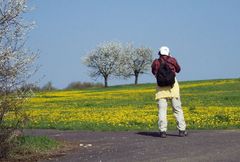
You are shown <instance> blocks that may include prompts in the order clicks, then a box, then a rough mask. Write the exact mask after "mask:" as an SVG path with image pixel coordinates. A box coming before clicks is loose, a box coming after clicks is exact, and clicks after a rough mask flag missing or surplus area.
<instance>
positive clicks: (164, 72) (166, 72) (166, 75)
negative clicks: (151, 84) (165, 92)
mask: <svg viewBox="0 0 240 162" xmlns="http://www.w3.org/2000/svg"><path fill="white" fill-rule="evenodd" d="M159 62H160V67H159V69H158V72H157V75H156V78H157V84H158V86H159V87H164V86H171V87H173V85H174V83H175V73H174V72H173V71H172V70H171V69H170V67H169V66H168V64H167V63H166V62H165V61H164V60H162V59H159Z"/></svg>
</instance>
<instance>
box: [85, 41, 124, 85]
mask: <svg viewBox="0 0 240 162" xmlns="http://www.w3.org/2000/svg"><path fill="white" fill-rule="evenodd" d="M121 50H122V45H121V43H118V42H106V43H103V44H100V45H99V46H98V47H97V48H96V49H94V50H93V51H92V52H90V53H89V54H88V55H87V57H86V59H85V60H84V63H85V64H86V65H87V67H89V68H91V72H90V76H91V77H93V78H97V77H99V76H100V77H103V79H104V85H105V87H107V86H108V80H109V78H110V77H112V76H116V72H117V69H118V67H119V65H118V63H119V58H120V55H121Z"/></svg>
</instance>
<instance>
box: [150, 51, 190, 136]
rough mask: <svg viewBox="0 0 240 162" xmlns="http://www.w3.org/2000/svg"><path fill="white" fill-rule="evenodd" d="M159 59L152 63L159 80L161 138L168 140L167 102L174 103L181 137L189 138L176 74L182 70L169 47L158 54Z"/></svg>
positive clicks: (174, 111) (157, 97)
mask: <svg viewBox="0 0 240 162" xmlns="http://www.w3.org/2000/svg"><path fill="white" fill-rule="evenodd" d="M158 55H159V59H155V60H154V61H153V63H152V73H153V75H154V76H155V77H156V79H157V83H158V86H157V93H156V96H155V99H156V100H157V103H158V126H159V130H160V137H162V138H166V136H167V134H166V131H167V106H168V104H167V101H168V100H170V101H171V103H172V109H173V113H174V116H175V118H176V121H177V128H178V130H179V136H180V137H184V136H187V132H186V123H185V120H184V115H183V110H182V106H181V101H180V92H179V85H178V81H177V79H176V77H175V76H176V73H179V72H180V70H181V68H180V66H179V64H178V63H177V60H176V59H175V58H174V57H172V56H171V55H170V50H169V48H168V47H166V46H163V47H161V48H160V49H159V52H158Z"/></svg>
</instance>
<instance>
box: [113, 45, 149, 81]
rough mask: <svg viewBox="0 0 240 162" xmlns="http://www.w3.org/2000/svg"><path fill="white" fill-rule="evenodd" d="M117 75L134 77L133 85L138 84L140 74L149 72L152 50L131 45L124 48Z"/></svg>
mask: <svg viewBox="0 0 240 162" xmlns="http://www.w3.org/2000/svg"><path fill="white" fill-rule="evenodd" d="M120 60H121V61H120V67H119V68H118V70H119V71H118V74H119V75H121V76H124V78H128V77H131V76H134V77H135V82H134V83H135V84H138V77H139V75H140V74H143V73H145V72H146V71H148V70H149V67H150V65H151V62H152V50H151V49H150V48H146V47H140V48H135V47H133V45H132V44H128V45H126V46H125V47H124V52H123V54H122V56H121V59H120Z"/></svg>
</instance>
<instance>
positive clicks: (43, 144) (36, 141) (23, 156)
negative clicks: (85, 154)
mask: <svg viewBox="0 0 240 162" xmlns="http://www.w3.org/2000/svg"><path fill="white" fill-rule="evenodd" d="M14 143H15V144H14V147H13V148H12V149H11V153H10V155H11V156H10V158H9V160H11V159H14V160H15V161H25V160H28V161H29V160H30V161H31V159H32V160H33V161H34V160H35V159H38V158H39V157H44V156H48V155H49V154H51V152H52V151H54V150H56V149H57V148H59V147H60V146H61V144H60V143H59V142H58V141H56V140H54V139H50V138H48V137H45V136H22V137H18V138H17V139H16V140H15V141H14Z"/></svg>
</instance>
